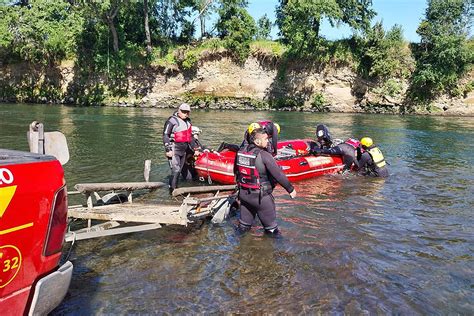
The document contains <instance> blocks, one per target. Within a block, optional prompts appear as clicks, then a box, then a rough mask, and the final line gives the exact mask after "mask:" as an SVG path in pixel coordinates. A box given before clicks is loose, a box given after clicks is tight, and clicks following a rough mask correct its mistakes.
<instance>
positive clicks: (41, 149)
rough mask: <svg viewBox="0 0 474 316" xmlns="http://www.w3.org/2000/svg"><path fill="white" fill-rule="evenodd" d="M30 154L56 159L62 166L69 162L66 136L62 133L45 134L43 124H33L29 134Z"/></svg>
mask: <svg viewBox="0 0 474 316" xmlns="http://www.w3.org/2000/svg"><path fill="white" fill-rule="evenodd" d="M27 137H28V145H29V146H30V152H32V153H38V154H43V155H51V156H54V157H56V159H57V160H59V162H60V163H61V165H64V164H66V163H67V162H68V161H69V148H68V146H67V141H66V136H64V134H63V133H61V132H46V133H45V132H44V128H43V124H42V123H37V122H33V123H31V125H30V131H29V132H28V133H27Z"/></svg>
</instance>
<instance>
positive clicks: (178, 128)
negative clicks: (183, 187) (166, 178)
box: [163, 113, 191, 189]
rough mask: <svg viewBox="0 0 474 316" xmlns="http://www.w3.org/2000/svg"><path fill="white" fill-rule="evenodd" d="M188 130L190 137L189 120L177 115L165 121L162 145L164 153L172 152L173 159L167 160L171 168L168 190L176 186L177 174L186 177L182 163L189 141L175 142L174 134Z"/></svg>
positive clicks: (188, 147)
mask: <svg viewBox="0 0 474 316" xmlns="http://www.w3.org/2000/svg"><path fill="white" fill-rule="evenodd" d="M184 129H186V130H189V135H191V131H190V129H191V119H189V118H186V119H185V120H183V119H181V118H180V117H179V116H178V114H177V113H174V114H173V115H172V116H170V117H169V118H168V120H166V123H165V126H164V129H163V145H164V146H165V150H166V152H169V151H172V152H173V157H172V158H171V159H169V162H170V168H171V178H170V182H169V186H170V189H176V187H177V185H178V178H179V174H180V173H181V174H182V176H183V178H185V179H186V177H187V170H185V171H183V166H184V163H185V162H186V153H187V152H189V150H190V141H191V137H189V140H190V141H180V142H178V141H176V140H175V138H174V134H175V133H176V132H183V130H184Z"/></svg>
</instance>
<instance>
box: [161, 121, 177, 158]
mask: <svg viewBox="0 0 474 316" xmlns="http://www.w3.org/2000/svg"><path fill="white" fill-rule="evenodd" d="M173 121H174V120H172V119H171V118H169V119H168V120H167V121H166V123H165V127H164V128H163V146H165V152H166V155H167V156H168V153H170V152H171V150H172V147H171V134H172V133H173V129H174V127H175V124H174V123H173Z"/></svg>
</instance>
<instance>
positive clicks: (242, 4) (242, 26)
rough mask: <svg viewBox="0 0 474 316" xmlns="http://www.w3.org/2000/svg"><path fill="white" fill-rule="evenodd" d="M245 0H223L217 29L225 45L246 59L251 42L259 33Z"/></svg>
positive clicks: (238, 56) (240, 57) (239, 57)
mask: <svg viewBox="0 0 474 316" xmlns="http://www.w3.org/2000/svg"><path fill="white" fill-rule="evenodd" d="M246 7H247V1H245V0H221V1H220V6H219V9H218V13H219V20H218V21H217V25H216V27H217V31H218V33H219V36H220V37H221V38H222V39H224V46H225V47H226V48H227V49H229V50H230V51H231V52H233V53H234V54H235V56H236V57H237V58H238V59H239V60H240V61H244V60H245V59H246V58H247V57H248V56H249V54H250V42H251V40H252V39H253V37H254V36H255V34H256V33H257V26H256V25H255V20H254V19H253V18H252V16H250V14H249V13H248V12H247V10H246V9H245V8H246Z"/></svg>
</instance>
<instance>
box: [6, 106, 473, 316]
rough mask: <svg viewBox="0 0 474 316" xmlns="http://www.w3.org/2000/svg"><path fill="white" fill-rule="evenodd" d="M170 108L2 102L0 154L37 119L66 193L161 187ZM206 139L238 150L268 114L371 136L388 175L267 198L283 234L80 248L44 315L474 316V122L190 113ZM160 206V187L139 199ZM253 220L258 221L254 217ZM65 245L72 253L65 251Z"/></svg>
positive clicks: (305, 129)
mask: <svg viewBox="0 0 474 316" xmlns="http://www.w3.org/2000/svg"><path fill="white" fill-rule="evenodd" d="M171 112H172V111H170V110H163V109H139V108H112V107H88V108H81V107H64V106H39V105H36V106H32V105H8V104H7V105H0V135H1V139H0V147H2V148H10V149H21V150H26V149H27V142H26V137H25V136H26V135H25V134H26V130H27V127H28V124H29V123H30V122H31V121H33V120H38V121H41V122H44V123H45V126H46V129H47V130H60V131H62V132H63V133H64V134H65V135H66V137H67V139H68V144H69V150H70V154H71V159H70V162H69V163H68V164H67V165H66V166H65V172H66V180H67V182H68V187H69V189H70V190H72V189H73V185H74V184H75V183H80V182H115V181H143V161H144V160H145V159H152V172H151V176H150V178H151V181H166V177H167V175H168V172H169V169H168V165H167V162H166V160H165V159H164V153H163V146H162V143H161V141H162V140H161V133H162V128H163V124H164V121H165V120H166V118H167V117H168V116H169V115H170V114H171ZM191 117H192V119H193V122H194V124H195V125H197V126H199V127H200V128H201V129H203V131H204V133H203V134H202V135H201V139H202V141H203V143H205V144H206V145H208V146H211V147H214V148H215V147H217V146H218V145H219V144H220V142H221V141H227V142H234V143H239V142H240V141H241V137H242V134H243V132H244V130H245V128H246V126H247V125H248V124H249V123H250V122H253V121H255V120H258V119H270V120H273V121H275V122H278V123H279V124H280V125H281V127H282V133H281V138H282V139H293V138H301V137H310V136H312V135H313V133H314V129H315V125H316V124H317V123H326V124H327V125H328V126H329V127H330V129H331V131H332V133H333V135H334V136H336V137H338V138H346V137H350V136H354V137H359V138H360V137H363V136H371V137H372V138H373V139H374V141H375V142H376V143H377V144H379V145H380V147H381V149H382V150H383V152H384V154H385V156H386V159H387V161H388V162H389V163H390V166H389V168H390V174H391V176H390V177H389V178H388V179H386V180H383V179H373V178H364V177H358V176H354V175H344V176H342V175H331V176H324V177H319V178H314V179H310V180H307V181H303V182H299V183H296V184H295V187H296V190H297V192H298V197H297V199H296V200H291V199H290V198H289V196H288V195H287V194H286V193H285V192H284V191H283V190H282V189H281V188H280V189H277V190H276V192H275V196H276V201H277V207H278V223H279V225H280V228H281V230H282V232H283V238H282V239H271V238H267V237H264V236H263V233H262V228H261V226H258V225H257V226H256V227H254V228H253V229H252V231H251V232H250V233H249V234H247V235H246V236H244V237H238V236H237V235H236V234H235V232H234V228H233V225H234V224H235V222H236V218H232V219H231V220H230V221H228V222H226V223H224V224H222V225H220V226H212V225H211V224H204V225H203V226H201V227H198V228H196V227H194V228H187V229H184V228H179V227H178V228H176V227H165V228H163V229H159V230H156V231H148V232H142V233H134V234H128V235H121V236H112V237H106V238H100V239H93V240H86V241H79V242H77V243H76V244H75V245H74V247H73V249H72V251H71V256H70V260H71V261H72V262H73V263H74V274H73V278H72V282H71V286H70V289H69V292H68V295H67V296H66V298H65V300H64V301H63V303H62V304H61V305H60V306H59V307H58V308H56V309H55V311H54V312H53V315H54V314H57V315H60V314H81V315H87V314H155V313H160V314H161V313H167V314H194V313H206V314H207V313H272V314H274V313H285V314H296V313H309V314H314V313H330V314H343V313H348V314H361V313H370V314H387V313H390V314H392V313H393V314H400V313H401V314H473V313H474V294H473V293H474V259H473V250H474V219H473V210H474V172H473V167H472V166H473V164H474V158H473V157H474V142H473V137H474V118H472V117H425V116H384V115H362V114H326V113H324V114H308V113H288V112H243V111H193V112H192V115H191ZM146 198H147V199H149V200H150V201H168V202H170V197H169V196H168V193H167V190H166V189H163V190H158V191H157V192H154V193H151V194H150V195H148V196H147V197H146ZM258 224H259V223H258ZM66 249H68V248H67V247H66Z"/></svg>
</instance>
